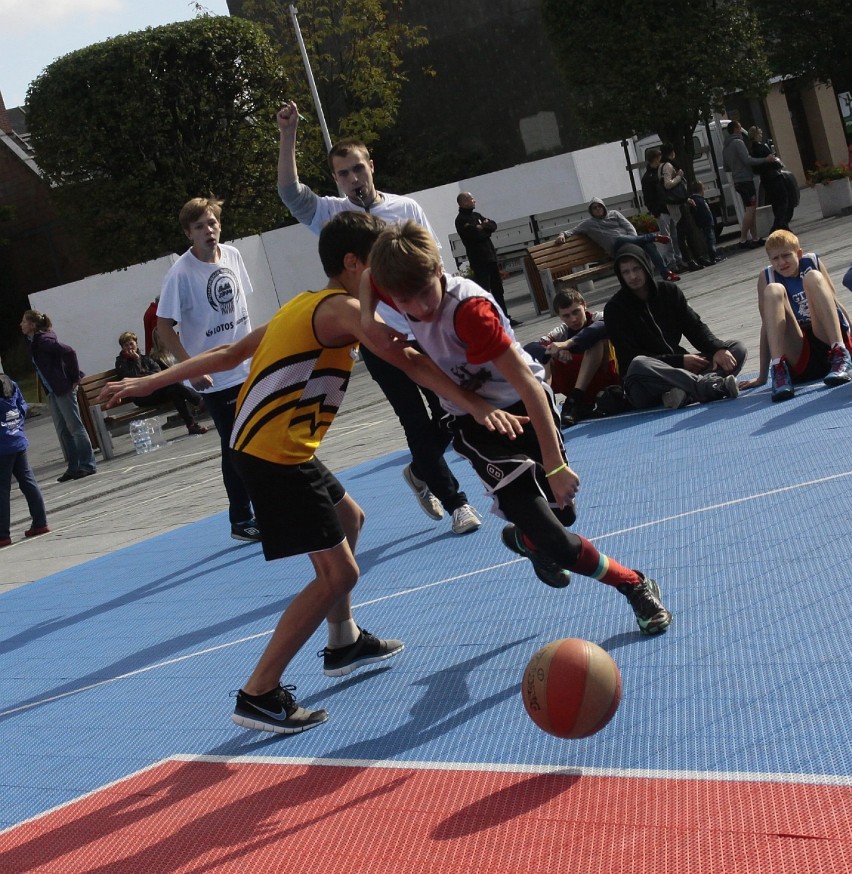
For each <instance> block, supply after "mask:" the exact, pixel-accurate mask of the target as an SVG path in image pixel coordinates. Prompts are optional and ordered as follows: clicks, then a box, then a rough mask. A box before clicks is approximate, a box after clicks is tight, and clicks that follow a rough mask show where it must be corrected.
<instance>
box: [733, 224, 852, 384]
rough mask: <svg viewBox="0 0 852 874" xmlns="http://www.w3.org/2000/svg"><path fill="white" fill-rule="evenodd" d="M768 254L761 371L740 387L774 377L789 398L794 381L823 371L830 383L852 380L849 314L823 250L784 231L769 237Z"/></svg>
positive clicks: (760, 284)
mask: <svg viewBox="0 0 852 874" xmlns="http://www.w3.org/2000/svg"><path fill="white" fill-rule="evenodd" d="M766 254H767V255H768V256H769V264H768V265H767V266H766V267H764V268H763V270H762V271H761V272H760V276H759V277H758V280H757V305H758V308H759V309H760V321H761V326H760V372H759V374H758V376H757V377H756V378H754V379H748V380H746V381H745V382H742V383H741V384H740V388H741V389H747V388H754V387H755V386H758V385H764V384H765V383H766V379H767V376H769V377H771V386H772V400H773V401H786V400H788V399H789V398H792V397H793V395H794V394H795V389H794V384H795V383H801V382H810V381H812V380H814V379H818V378H819V377H820V376H822V375H823V374H825V375H824V376H823V380H822V381H823V382H824V383H825V384H826V385H827V386H837V385H843V384H844V383H847V382H849V381H850V380H852V358H850V355H849V351H850V349H852V341H850V337H849V334H850V328H849V316H848V315H847V313H846V311H845V310H844V309H843V307H842V306H841V305H840V303H839V302H838V300H837V292H836V291H835V288H834V284H833V283H832V281H831V277H830V276H829V275H828V271H827V270H826V269H825V266H824V265H823V264H822V262H821V261H820V258H819V255H817V254H816V253H815V252H808V253H807V254H805V252H803V251H802V248H801V246H800V245H799V238H798V237H797V236H796V235H795V234H793V233H792V232H790V231H785V230H780V231H774V232H773V233H771V234H770V235H769V236H768V237H767V239H766ZM826 367H828V373H826Z"/></svg>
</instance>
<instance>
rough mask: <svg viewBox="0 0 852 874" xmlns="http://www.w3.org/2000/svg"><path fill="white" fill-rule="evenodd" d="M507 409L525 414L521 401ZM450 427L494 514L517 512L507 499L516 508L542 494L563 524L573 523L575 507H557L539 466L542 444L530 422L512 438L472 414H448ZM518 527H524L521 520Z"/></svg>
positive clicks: (518, 414) (457, 448) (501, 514)
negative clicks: (491, 427) (486, 495)
mask: <svg viewBox="0 0 852 874" xmlns="http://www.w3.org/2000/svg"><path fill="white" fill-rule="evenodd" d="M552 403H553V402H552V397H551V404H552ZM506 409H507V410H508V412H510V413H514V414H515V415H516V416H525V415H526V409H525V408H524V405H523V404H522V403H517V404H515V405H513V406H511V407H507V408H506ZM553 416H554V424H555V425H556V429H557V433H558V431H559V424H558V422H559V420H558V418H557V417H556V412H555V410H554V411H553ZM449 427H450V431H451V432H452V434H453V448H454V449H455V450H456V452H458V454H459V455H462V456H464V457H465V458H466V459H467V460H468V461H469V462H470V463H471V464H472V465H473V469H474V470H475V471H476V475H477V476H478V477H479V479H480V480H481V481H482V484H483V485H484V486H485V488H486V491H487V493H488V495H489V497H490V498H491V499H492V500H493V501H494V510H493V512H494V513H495V514H496V515H498V516H501V517H503V518H512V517H517V515H518V513H517V512H512V511H511V510H510V511H509V512H506V510H507V509H508V508H507V507H506V503H507V501H511V503H512V507H513V508H514V510H516V511H517V509H518V506H519V505H523V504H524V503H525V502H526V503H528V502H529V499H530V498H534V497H536V496H538V495H541V496H543V497H544V498H545V500H546V501H547V503H548V504H549V506H550V509H551V510H552V511H553V514H554V515H555V516H556V518H557V519H559V521H560V522H561V523H562V524H563V525H573V524H574V520H575V519H576V513H575V511H574V508H573V507H571V506H568V507H564V508H561V509H560V507H559V506H558V505H557V503H556V500H555V498H554V497H553V492H552V491H551V488H550V483H549V482H548V481H547V477H546V476H545V473H546V471H545V469H544V467H543V466H542V458H541V446H540V444H539V442H538V437H536V433H535V429H534V428H533V427H532V425H531V424H529V423H528V424H526V425H525V426H524V432H523V434H521V435H520V436H518V437H516V438H515V439H514V440H510V439H509V438H508V437H504V436H503V435H502V434H498V433H497V432H496V431H489V430H488V429H487V428H486V427H485V426H483V425H480V424H479V423H478V422H477V421H476V419H474V417H473V416H451V417H450V422H449ZM516 524H517V523H516ZM520 527H521V528H522V529H524V525H523V524H521V525H520Z"/></svg>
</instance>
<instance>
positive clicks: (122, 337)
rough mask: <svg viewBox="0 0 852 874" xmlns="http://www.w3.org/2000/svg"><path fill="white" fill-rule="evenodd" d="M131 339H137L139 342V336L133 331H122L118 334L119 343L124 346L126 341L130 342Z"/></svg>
mask: <svg viewBox="0 0 852 874" xmlns="http://www.w3.org/2000/svg"><path fill="white" fill-rule="evenodd" d="M131 340H135V341H136V342H137V343H138V342H139V338H138V337H137V336H136V334H134V333H133V331H122V332H121V333H120V334H119V335H118V345H119V346H121V347H124V344H125V343H129V342H130V341H131Z"/></svg>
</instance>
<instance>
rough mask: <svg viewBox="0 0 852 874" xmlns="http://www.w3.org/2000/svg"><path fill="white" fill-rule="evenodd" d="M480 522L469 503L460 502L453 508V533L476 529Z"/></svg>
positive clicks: (466, 532) (464, 532)
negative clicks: (458, 505)
mask: <svg viewBox="0 0 852 874" xmlns="http://www.w3.org/2000/svg"><path fill="white" fill-rule="evenodd" d="M481 524H482V519H480V518H479V513H477V512H476V510H474V509H473V507H471V506H470V504H462V505H461V507H458V508H456V509H455V510H453V534H468V533H469V532H471V531H476V530H477V529H478V528H479V526H480V525H481Z"/></svg>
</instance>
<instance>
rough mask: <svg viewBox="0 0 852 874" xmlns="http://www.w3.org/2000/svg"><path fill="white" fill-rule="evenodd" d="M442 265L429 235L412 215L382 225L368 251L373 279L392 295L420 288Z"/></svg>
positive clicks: (435, 246)
mask: <svg viewBox="0 0 852 874" xmlns="http://www.w3.org/2000/svg"><path fill="white" fill-rule="evenodd" d="M442 266H443V261H442V260H441V253H440V252H439V251H438V245H437V244H436V243H435V240H434V239H433V237H432V235H431V234H430V233H429V231H427V230H426V228H424V227H423V226H422V225H419V224H417V222H415V221H413V220H412V219H408V220H407V221H404V222H400V223H398V224H393V225H389V226H388V227H387V228H385V230H384V231H382V233H381V234H379V238H378V239H377V240H376V242H375V243H374V244H373V249H372V251H371V252H370V271H371V273H372V277H373V280H374V281H375V283H376V284H377V285H378V286H379V287H380V288H381V289H382V290H383V291H386V292H387V293H388V294H391V295H404V294H413V293H414V292H417V291H420V290H421V289H422V288H423V287H424V286H425V285H426V283H428V282H429V280H430V279H431V278H432V277H433V276H435V275H436V274H437V273H438V272H439V270H440V268H441V267H442Z"/></svg>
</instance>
